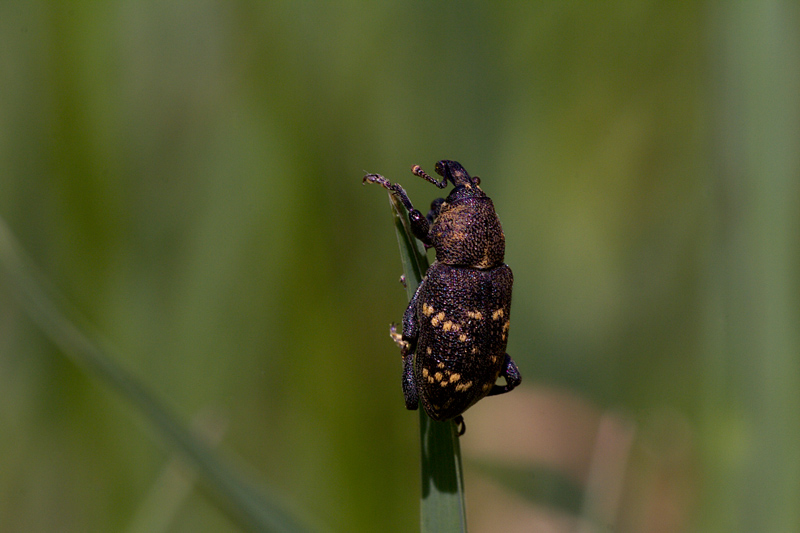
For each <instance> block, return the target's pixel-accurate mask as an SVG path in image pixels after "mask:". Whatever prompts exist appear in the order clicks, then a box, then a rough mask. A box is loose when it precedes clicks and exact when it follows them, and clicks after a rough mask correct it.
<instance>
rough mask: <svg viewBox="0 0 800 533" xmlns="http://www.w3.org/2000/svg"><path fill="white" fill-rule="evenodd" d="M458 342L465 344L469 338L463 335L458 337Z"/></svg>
mask: <svg viewBox="0 0 800 533" xmlns="http://www.w3.org/2000/svg"><path fill="white" fill-rule="evenodd" d="M458 340H460V341H461V342H464V341H465V340H467V336H466V335H464V334H463V333H462V334H461V335H459V336H458Z"/></svg>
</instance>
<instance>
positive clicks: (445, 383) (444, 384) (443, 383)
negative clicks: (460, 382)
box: [439, 379, 447, 387]
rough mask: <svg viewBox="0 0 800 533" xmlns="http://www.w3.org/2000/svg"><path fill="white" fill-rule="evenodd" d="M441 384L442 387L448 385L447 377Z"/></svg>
mask: <svg viewBox="0 0 800 533" xmlns="http://www.w3.org/2000/svg"><path fill="white" fill-rule="evenodd" d="M439 385H441V386H442V387H447V380H446V379H445V380H444V381H442V382H441V383H439Z"/></svg>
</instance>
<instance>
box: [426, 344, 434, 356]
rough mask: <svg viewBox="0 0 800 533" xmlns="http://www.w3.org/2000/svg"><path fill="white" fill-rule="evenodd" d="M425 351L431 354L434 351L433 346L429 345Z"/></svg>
mask: <svg viewBox="0 0 800 533" xmlns="http://www.w3.org/2000/svg"><path fill="white" fill-rule="evenodd" d="M425 352H426V353H427V354H428V355H430V354H432V353H433V350H431V347H430V346H428V348H427V349H426V350H425Z"/></svg>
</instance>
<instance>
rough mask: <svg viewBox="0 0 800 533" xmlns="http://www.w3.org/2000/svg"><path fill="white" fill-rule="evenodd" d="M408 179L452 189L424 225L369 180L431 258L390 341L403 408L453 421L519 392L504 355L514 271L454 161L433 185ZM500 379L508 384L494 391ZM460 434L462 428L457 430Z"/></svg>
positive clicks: (485, 205)
mask: <svg viewBox="0 0 800 533" xmlns="http://www.w3.org/2000/svg"><path fill="white" fill-rule="evenodd" d="M412 170H413V172H414V174H416V175H417V176H420V177H422V178H424V179H426V180H428V181H430V182H432V183H434V184H435V185H437V186H438V187H440V188H444V187H445V186H446V185H447V182H448V181H450V182H451V183H452V184H453V185H454V188H453V190H452V191H451V192H450V194H449V195H448V197H447V198H446V199H441V198H440V199H437V200H434V201H433V202H432V204H431V211H430V212H429V213H428V216H427V217H423V216H422V214H421V213H420V212H419V211H418V210H417V209H414V207H413V205H412V204H411V202H410V200H409V199H408V196H407V194H406V193H405V191H404V190H403V188H402V187H401V186H400V185H398V184H392V183H390V182H389V181H388V180H386V179H385V178H383V177H382V176H379V175H377V174H370V175H367V176H366V177H365V178H364V181H365V182H371V183H379V184H381V185H382V186H384V187H385V188H387V189H389V190H390V191H391V192H392V193H393V194H395V196H397V197H398V198H399V199H400V200H401V201H402V203H403V205H404V206H405V207H406V209H408V211H409V220H410V222H411V229H412V232H413V233H414V236H415V237H417V238H418V239H420V240H421V241H422V242H423V243H424V244H425V245H426V247H433V248H434V249H435V250H436V261H435V262H434V263H433V264H432V265H431V267H430V268H429V269H428V272H427V273H426V275H425V278H424V279H423V280H422V283H421V284H420V285H419V287H418V288H417V290H416V292H415V293H414V296H413V297H412V299H411V302H409V305H408V307H407V308H406V312H405V314H404V315H403V331H402V334H400V333H397V332H396V330H395V327H394V326H392V330H391V334H392V337H393V338H394V340H395V342H396V343H397V344H398V345H399V346H400V348H401V353H402V355H403V392H404V396H405V402H406V407H407V408H408V409H417V408H418V405H419V404H420V403H421V404H422V406H423V408H424V409H425V411H426V413H427V414H428V415H429V416H430V417H431V418H432V419H434V420H440V421H441V420H450V419H455V420H456V421H457V422H459V423H461V424H463V418H462V416H461V415H462V413H463V412H464V411H465V410H466V409H468V408H469V407H471V406H472V405H474V404H475V402H477V401H478V400H480V399H481V398H483V397H485V396H487V395H494V394H501V393H504V392H508V391H510V390H511V389H513V388H514V387H516V386H517V385H518V384H519V383H520V381H521V378H520V374H519V370H518V369H517V366H516V365H515V364H514V362H513V360H512V359H511V358H510V357H509V356H508V354H506V344H507V341H508V330H509V324H510V322H509V318H510V309H511V287H512V284H513V275H512V273H511V269H510V268H509V267H508V265H506V264H505V263H503V258H504V254H505V236H504V235H503V230H502V227H501V225H500V221H499V219H498V218H497V214H496V213H495V210H494V205H493V204H492V201H491V199H489V197H488V196H486V194H485V193H484V192H483V191H482V190H481V188H480V186H479V183H480V180H479V179H478V178H477V177H476V178H473V177H470V175H469V174H468V173H467V172H466V170H464V168H463V167H462V166H461V165H460V164H459V163H457V162H455V161H439V162H438V163H436V172H437V173H438V174H439V175H441V176H442V178H443V179H442V181H441V182H439V181H436V180H435V179H434V178H431V177H430V176H429V175H428V174H426V173H425V172H424V171H423V170H422V169H420V168H419V167H417V166H415V167H413V169H412ZM500 376H503V377H504V378H505V381H506V384H505V385H504V386H500V385H497V384H496V383H495V382H496V381H497V379H498V377H500ZM462 433H463V426H462Z"/></svg>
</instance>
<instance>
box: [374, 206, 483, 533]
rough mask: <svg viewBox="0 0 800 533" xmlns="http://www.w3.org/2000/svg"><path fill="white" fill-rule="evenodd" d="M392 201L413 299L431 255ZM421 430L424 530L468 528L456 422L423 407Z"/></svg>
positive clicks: (442, 530) (409, 291)
mask: <svg viewBox="0 0 800 533" xmlns="http://www.w3.org/2000/svg"><path fill="white" fill-rule="evenodd" d="M389 201H390V203H391V206H392V213H393V215H394V222H395V230H396V231H397V242H398V244H399V245H400V259H401V261H402V263H403V272H404V273H405V280H406V290H407V291H408V297H409V299H410V298H411V297H412V296H413V295H414V292H415V291H416V290H417V287H418V286H419V284H420V283H421V282H422V278H423V276H424V275H425V272H426V271H427V270H428V258H427V256H426V255H425V250H424V248H423V247H422V244H421V243H420V242H419V241H418V240H417V239H416V238H414V235H413V234H412V233H411V227H410V225H409V222H408V217H406V215H405V208H404V207H403V205H402V204H401V203H400V202H399V201H398V200H397V199H396V198H395V197H394V196H393V195H392V194H391V193H390V194H389ZM419 430H420V444H421V463H422V464H421V467H422V499H421V501H420V524H421V531H422V532H423V533H429V532H437V533H438V532H449V531H466V530H467V518H466V508H465V506H464V478H463V473H462V469H461V447H460V445H459V441H458V432H457V430H456V425H455V424H454V423H453V422H451V421H448V422H435V421H433V420H431V419H430V418H429V417H428V415H427V414H425V411H424V410H423V409H422V408H420V409H419Z"/></svg>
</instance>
